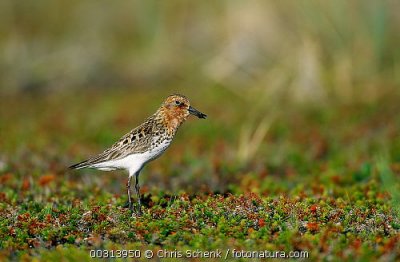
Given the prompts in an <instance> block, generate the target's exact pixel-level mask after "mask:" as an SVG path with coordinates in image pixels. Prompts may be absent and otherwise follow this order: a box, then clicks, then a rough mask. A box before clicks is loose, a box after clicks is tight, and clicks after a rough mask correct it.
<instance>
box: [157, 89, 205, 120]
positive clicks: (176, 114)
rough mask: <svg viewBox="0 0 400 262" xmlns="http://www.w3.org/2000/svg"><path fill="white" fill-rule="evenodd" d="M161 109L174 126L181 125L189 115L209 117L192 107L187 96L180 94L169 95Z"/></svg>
mask: <svg viewBox="0 0 400 262" xmlns="http://www.w3.org/2000/svg"><path fill="white" fill-rule="evenodd" d="M160 109H161V111H162V112H163V114H164V117H165V118H166V119H165V120H166V121H167V122H168V123H169V124H171V126H172V127H174V128H177V127H179V125H180V124H182V123H183V122H184V121H185V120H186V119H187V117H188V116H189V115H194V116H197V117H198V118H206V117H207V115H205V114H203V113H201V112H200V111H198V110H197V109H195V108H194V107H192V106H191V105H190V101H189V99H187V97H185V96H183V95H179V94H174V95H170V96H168V97H167V98H166V99H165V101H164V102H163V104H162V105H161V108H160Z"/></svg>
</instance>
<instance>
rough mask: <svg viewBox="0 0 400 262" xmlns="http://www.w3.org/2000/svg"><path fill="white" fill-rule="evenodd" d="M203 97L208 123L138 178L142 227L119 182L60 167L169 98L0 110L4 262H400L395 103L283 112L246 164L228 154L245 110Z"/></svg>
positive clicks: (65, 100)
mask: <svg viewBox="0 0 400 262" xmlns="http://www.w3.org/2000/svg"><path fill="white" fill-rule="evenodd" d="M206 95H207V96H208V97H209V99H208V98H207V99H205V98H203V99H202V98H200V96H194V97H193V98H192V99H191V100H192V103H193V104H194V106H195V107H196V108H198V109H199V110H201V111H204V112H205V113H207V114H208V115H209V118H208V119H207V120H204V121H200V120H197V119H191V120H189V121H188V123H185V125H184V126H183V127H182V128H181V130H180V131H179V133H178V136H177V138H176V141H174V143H173V144H172V146H171V148H170V149H168V151H167V152H166V153H165V154H164V155H163V156H162V157H161V158H160V159H158V160H156V161H154V162H152V163H151V164H149V165H148V166H147V167H146V168H145V170H144V171H143V173H142V174H141V184H142V193H143V197H144V214H143V216H141V217H136V216H132V215H131V213H130V212H129V211H128V210H127V209H126V208H123V205H124V204H125V202H126V200H127V199H126V195H125V183H126V178H127V176H126V174H125V173H123V172H101V171H94V170H82V171H68V170H67V169H66V167H67V166H68V165H70V164H72V163H74V162H76V161H79V160H83V159H84V158H85V157H88V156H90V155H91V154H94V153H97V152H99V151H100V150H102V149H104V148H105V147H107V146H108V145H110V144H111V143H112V142H113V141H114V140H116V139H118V138H119V137H120V136H121V135H123V134H124V132H127V131H129V130H130V128H132V127H134V126H135V125H136V124H138V123H140V122H141V121H142V120H143V119H144V118H145V117H146V116H147V115H149V114H151V113H152V112H153V111H154V110H155V108H156V107H157V106H158V104H159V103H160V102H161V100H162V99H163V97H164V95H160V94H156V93H149V94H141V95H136V94H135V92H134V91H129V90H123V91H122V92H121V91H118V92H115V93H112V92H100V93H97V92H96V93H94V92H92V93H91V92H87V93H84V94H83V95H81V96H78V97H77V96H76V95H68V94H63V95H59V94H58V95H44V96H26V97H25V96H23V97H9V99H6V100H5V101H4V103H3V105H2V108H4V109H5V108H8V110H2V113H1V119H2V121H1V126H0V128H1V130H2V135H1V136H2V139H1V141H0V146H1V148H2V150H1V155H0V156H1V158H0V160H1V173H0V182H1V184H0V185H1V192H0V213H1V216H0V249H1V251H0V260H7V259H12V260H26V261H28V260H31V259H36V260H37V261H58V260H80V261H87V260H90V256H89V255H90V254H89V250H91V249H105V250H118V249H119V250H121V249H125V250H141V251H142V252H143V251H144V250H148V249H150V250H153V251H154V252H157V250H159V249H166V250H171V251H173V250H178V251H185V250H215V249H221V250H224V251H225V250H227V249H230V250H233V249H236V250H246V251H252V250H271V251H274V250H282V251H308V252H309V258H310V259H312V260H324V259H326V260H371V259H377V258H381V259H382V258H384V259H387V260H395V259H399V258H400V232H399V230H400V219H399V216H398V204H399V202H398V201H399V199H400V197H399V194H398V190H399V184H398V178H399V175H400V165H399V161H400V139H399V133H400V132H399V131H400V118H398V113H397V112H399V109H400V108H399V103H397V102H396V101H398V100H397V98H396V97H391V98H389V97H387V98H385V100H382V101H378V102H376V103H372V104H354V105H340V104H337V105H332V106H330V107H318V108H310V107H303V106H298V107H294V108H291V109H288V108H287V109H286V110H285V111H282V112H279V114H277V117H275V118H274V121H273V123H272V124H271V127H270V130H269V132H268V134H267V136H266V137H265V139H264V140H263V141H262V142H261V143H262V144H261V146H260V147H259V149H258V150H257V153H256V154H255V155H254V156H253V157H252V158H251V159H250V160H247V161H246V162H245V163H243V162H239V161H238V160H237V155H236V154H237V147H238V142H237V141H238V137H239V136H240V132H241V127H242V126H241V125H242V124H243V122H244V119H245V117H246V114H245V112H243V110H242V109H241V107H238V106H236V105H237V103H238V101H235V98H234V97H229V95H228V96H227V94H221V93H215V94H214V95H212V92H211V91H210V92H209V93H207V94H206ZM188 96H189V97H190V94H188ZM226 96H227V97H226ZM221 99H222V100H221ZM16 101H18V102H19V103H18V107H16V106H13V105H15V103H16ZM216 101H220V102H219V103H217V102H216ZM221 101H223V102H221ZM383 102H384V103H383ZM221 104H223V105H224V106H223V108H221V107H220V105H221ZM138 109H140V110H138Z"/></svg>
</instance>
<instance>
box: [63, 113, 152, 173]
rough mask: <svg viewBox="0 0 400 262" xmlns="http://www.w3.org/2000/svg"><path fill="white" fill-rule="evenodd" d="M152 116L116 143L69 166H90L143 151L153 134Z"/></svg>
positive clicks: (73, 167)
mask: <svg viewBox="0 0 400 262" xmlns="http://www.w3.org/2000/svg"><path fill="white" fill-rule="evenodd" d="M152 121H153V118H152V117H149V118H148V119H147V120H146V121H145V122H144V123H143V124H142V125H140V126H138V127H136V128H135V129H133V130H131V131H130V132H129V133H127V134H126V135H124V136H123V137H121V139H119V140H118V141H117V142H116V143H114V144H113V145H112V146H111V147H110V148H108V149H106V150H105V151H104V152H102V153H100V154H99V155H96V156H94V157H91V158H89V159H87V160H85V161H82V162H80V163H77V164H75V165H72V166H70V167H69V168H71V169H80V168H85V167H91V166H93V165H95V164H98V163H102V162H107V161H110V160H116V159H121V158H123V157H125V156H127V155H130V154H139V153H143V152H145V151H146V150H147V149H148V148H149V146H150V145H151V143H152V142H153V137H154V134H155V130H154V128H153V127H154V125H153V124H152V123H151V122H152Z"/></svg>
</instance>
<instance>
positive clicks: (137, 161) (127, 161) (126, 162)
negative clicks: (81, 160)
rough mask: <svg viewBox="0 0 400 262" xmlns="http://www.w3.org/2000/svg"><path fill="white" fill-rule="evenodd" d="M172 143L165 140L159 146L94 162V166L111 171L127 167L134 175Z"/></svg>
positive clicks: (130, 173)
mask: <svg viewBox="0 0 400 262" xmlns="http://www.w3.org/2000/svg"><path fill="white" fill-rule="evenodd" d="M170 144H171V141H170V140H169V141H164V142H163V143H161V144H160V145H159V146H157V147H155V148H153V149H151V150H149V151H146V152H143V153H138V154H131V155H128V156H126V157H124V158H120V159H116V160H110V161H107V162H102V163H97V164H94V165H93V166H92V167H93V168H96V169H99V170H103V171H111V170H115V169H126V170H128V171H129V175H133V174H134V173H136V172H138V171H140V170H141V169H142V168H143V166H144V165H145V164H146V163H147V162H150V161H152V160H154V159H156V158H157V157H159V156H160V155H161V154H162V153H163V152H164V151H165V150H166V149H167V148H168V146H169V145H170Z"/></svg>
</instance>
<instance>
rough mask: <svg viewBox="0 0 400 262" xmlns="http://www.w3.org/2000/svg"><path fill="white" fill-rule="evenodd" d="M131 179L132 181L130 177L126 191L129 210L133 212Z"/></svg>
mask: <svg viewBox="0 0 400 262" xmlns="http://www.w3.org/2000/svg"><path fill="white" fill-rule="evenodd" d="M131 179H132V176H129V178H128V184H127V185H126V189H127V190H128V203H129V210H131V211H133V208H132V198H131Z"/></svg>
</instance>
